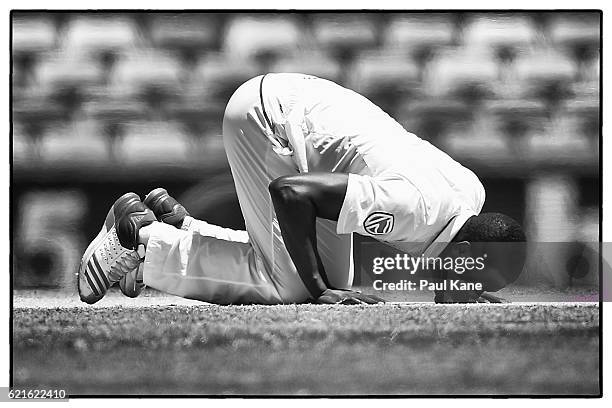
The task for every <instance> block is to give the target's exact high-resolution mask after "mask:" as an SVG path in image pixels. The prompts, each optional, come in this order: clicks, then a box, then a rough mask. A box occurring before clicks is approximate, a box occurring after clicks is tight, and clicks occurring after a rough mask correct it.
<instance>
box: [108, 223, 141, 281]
mask: <svg viewBox="0 0 612 408" xmlns="http://www.w3.org/2000/svg"><path fill="white" fill-rule="evenodd" d="M111 233H112V236H111V239H109V240H106V241H105V242H104V255H103V256H104V258H105V260H106V262H109V260H113V259H114V262H113V263H112V264H111V265H110V270H109V272H108V277H109V280H110V281H111V282H117V281H119V280H121V278H123V277H124V276H125V275H127V274H128V273H130V272H132V271H133V270H134V269H136V268H138V265H139V264H140V257H139V256H138V253H137V252H136V251H134V250H128V249H126V248H124V247H123V246H121V244H120V243H119V238H118V237H117V232H116V231H115V230H114V229H113V230H112V231H111Z"/></svg>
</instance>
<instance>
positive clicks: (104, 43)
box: [61, 14, 141, 55]
mask: <svg viewBox="0 0 612 408" xmlns="http://www.w3.org/2000/svg"><path fill="white" fill-rule="evenodd" d="M61 37H62V40H61V47H62V48H63V49H64V50H66V51H67V52H74V53H80V54H94V55H99V54H103V53H109V52H110V53H114V52H118V51H122V50H128V49H132V48H136V47H137V46H139V45H140V44H141V35H140V33H139V32H138V28H137V26H136V24H135V23H134V21H133V20H132V19H131V18H129V17H126V16H125V15H123V16H121V15H105V14H102V15H91V14H84V15H81V16H74V17H73V18H71V19H70V20H69V21H68V23H67V25H66V27H65V31H64V32H63V33H62V36H61Z"/></svg>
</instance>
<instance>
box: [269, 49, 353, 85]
mask: <svg viewBox="0 0 612 408" xmlns="http://www.w3.org/2000/svg"><path fill="white" fill-rule="evenodd" d="M270 72H297V73H301V74H308V75H314V76H317V77H319V78H324V79H329V80H330V81H334V82H339V81H341V79H342V76H343V75H342V70H341V68H340V64H338V62H337V61H336V60H335V59H333V58H330V57H329V56H327V55H325V54H324V53H319V52H302V53H296V55H293V56H291V57H285V58H282V59H280V60H279V61H277V62H276V63H275V64H274V65H273V66H272V67H271V68H270Z"/></svg>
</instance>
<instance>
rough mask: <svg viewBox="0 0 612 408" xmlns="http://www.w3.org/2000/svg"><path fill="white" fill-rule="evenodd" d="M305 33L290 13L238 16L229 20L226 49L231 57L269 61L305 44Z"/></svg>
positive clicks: (225, 39)
mask: <svg viewBox="0 0 612 408" xmlns="http://www.w3.org/2000/svg"><path fill="white" fill-rule="evenodd" d="M301 39H302V33H301V31H300V30H299V28H298V26H297V24H296V23H295V22H294V21H293V19H292V18H291V17H290V16H287V15H282V16H275V17H271V16H270V17H253V16H237V17H234V18H232V19H231V20H230V21H228V22H227V25H226V30H225V36H224V39H223V50H224V51H225V52H226V53H227V55H228V56H229V57H230V58H237V59H245V60H248V59H252V60H257V61H260V62H261V63H263V64H264V65H266V66H267V65H268V64H270V63H272V62H274V61H275V60H276V59H277V58H279V57H281V56H285V55H289V54H291V53H292V52H293V51H294V50H296V49H298V48H299V47H300V46H301V43H302V41H301Z"/></svg>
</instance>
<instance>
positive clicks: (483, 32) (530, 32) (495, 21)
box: [462, 15, 535, 59]
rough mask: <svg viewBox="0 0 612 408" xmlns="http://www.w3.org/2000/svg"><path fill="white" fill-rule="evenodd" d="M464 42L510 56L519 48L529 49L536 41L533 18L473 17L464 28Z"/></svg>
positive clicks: (501, 55) (500, 54)
mask: <svg viewBox="0 0 612 408" xmlns="http://www.w3.org/2000/svg"><path fill="white" fill-rule="evenodd" d="M462 40H463V43H464V44H465V46H466V47H470V48H483V47H484V48H493V49H494V50H495V51H496V52H497V53H498V56H499V57H500V58H502V59H504V57H506V58H510V59H511V57H512V54H513V53H514V52H516V50H517V49H528V48H529V47H530V46H532V45H533V44H534V41H535V27H534V26H533V23H532V20H531V19H529V18H527V17H525V16H521V15H484V16H478V17H475V18H473V19H472V20H471V21H469V22H468V23H467V24H466V25H465V27H464V29H463V36H462Z"/></svg>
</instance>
